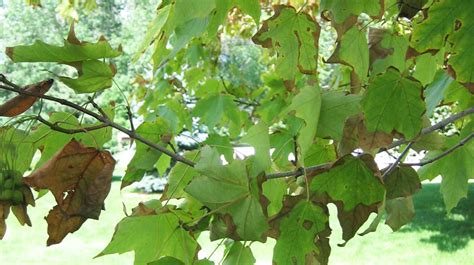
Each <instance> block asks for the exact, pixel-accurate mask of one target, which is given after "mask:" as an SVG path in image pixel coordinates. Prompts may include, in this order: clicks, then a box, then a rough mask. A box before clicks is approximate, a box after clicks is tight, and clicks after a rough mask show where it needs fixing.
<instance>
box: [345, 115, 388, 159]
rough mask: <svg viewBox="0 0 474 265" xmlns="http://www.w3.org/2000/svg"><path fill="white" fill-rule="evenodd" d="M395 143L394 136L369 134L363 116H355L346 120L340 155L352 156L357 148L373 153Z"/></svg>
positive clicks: (376, 133)
mask: <svg viewBox="0 0 474 265" xmlns="http://www.w3.org/2000/svg"><path fill="white" fill-rule="evenodd" d="M392 141H393V137H392V135H390V134H388V133H384V132H368V131H367V127H366V125H365V121H364V117H363V116H362V115H355V116H352V117H350V118H348V119H347V120H346V123H345V125H344V131H343V136H342V141H341V143H340V145H339V154H340V155H345V154H350V153H351V152H352V151H353V150H355V149H357V148H362V149H363V150H364V151H367V152H372V151H376V150H378V149H379V148H381V147H387V146H389V145H390V144H391V143H392Z"/></svg>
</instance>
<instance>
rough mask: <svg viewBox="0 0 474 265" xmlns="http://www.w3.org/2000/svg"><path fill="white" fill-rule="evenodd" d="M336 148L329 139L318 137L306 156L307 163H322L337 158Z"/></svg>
mask: <svg viewBox="0 0 474 265" xmlns="http://www.w3.org/2000/svg"><path fill="white" fill-rule="evenodd" d="M336 157H337V156H336V150H335V147H334V145H333V144H331V143H330V142H329V141H328V140H324V139H317V140H316V142H315V143H314V144H313V145H311V147H310V148H309V149H308V152H307V153H306V156H305V157H304V162H305V164H306V165H320V164H324V163H327V162H331V161H334V160H336Z"/></svg>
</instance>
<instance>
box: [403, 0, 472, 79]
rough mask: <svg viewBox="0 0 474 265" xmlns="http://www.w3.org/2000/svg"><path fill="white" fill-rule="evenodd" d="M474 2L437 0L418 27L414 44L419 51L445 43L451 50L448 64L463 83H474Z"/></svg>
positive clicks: (438, 46) (435, 47) (415, 31)
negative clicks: (472, 49)
mask: <svg viewBox="0 0 474 265" xmlns="http://www.w3.org/2000/svg"><path fill="white" fill-rule="evenodd" d="M473 12H474V5H472V3H471V2H469V1H463V0H453V1H435V2H433V4H432V5H431V6H430V8H429V9H428V13H427V15H426V19H425V20H423V21H422V22H421V23H417V24H415V26H414V30H413V34H412V39H411V41H412V46H413V47H414V48H415V49H416V50H417V51H419V52H425V51H428V50H438V49H441V48H442V47H443V46H444V45H446V46H447V51H448V52H450V56H449V59H448V64H449V66H450V67H451V69H452V70H453V73H454V76H455V77H456V80H457V81H458V82H460V83H463V84H464V83H468V84H472V83H474V76H473V75H472V72H471V69H472V67H473V65H474V63H473V58H474V57H473V56H472V53H471V51H470V47H472V44H473V43H474V40H473V39H472V36H473V34H474V22H473V20H472V19H471V16H472V13H473Z"/></svg>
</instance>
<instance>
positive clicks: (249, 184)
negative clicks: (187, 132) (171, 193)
mask: <svg viewBox="0 0 474 265" xmlns="http://www.w3.org/2000/svg"><path fill="white" fill-rule="evenodd" d="M245 163H246V161H243V160H234V161H232V162H231V163H230V164H228V165H225V166H223V165H222V163H221V160H220V155H219V153H218V152H217V151H216V150H215V149H211V148H210V147H207V146H206V147H204V148H203V149H202V152H201V158H200V160H199V162H198V163H197V164H196V166H195V169H196V170H197V171H198V172H199V173H200V175H198V176H196V177H194V178H193V179H192V180H191V183H189V185H188V186H187V187H186V188H185V191H186V192H187V193H189V194H190V195H191V196H193V197H194V198H196V199H197V200H198V201H200V202H201V203H203V204H204V205H206V206H208V207H209V208H211V209H213V210H218V211H219V212H221V213H224V214H225V213H228V214H229V215H230V216H231V217H232V220H233V222H234V224H235V225H236V226H237V234H238V235H239V236H240V237H241V238H242V240H258V241H262V240H263V238H264V237H263V233H264V232H265V231H266V230H267V229H268V224H267V220H266V216H265V214H264V211H263V208H262V206H261V204H260V196H261V187H259V184H258V183H257V179H256V178H254V177H251V176H248V175H247V167H246V164H245Z"/></svg>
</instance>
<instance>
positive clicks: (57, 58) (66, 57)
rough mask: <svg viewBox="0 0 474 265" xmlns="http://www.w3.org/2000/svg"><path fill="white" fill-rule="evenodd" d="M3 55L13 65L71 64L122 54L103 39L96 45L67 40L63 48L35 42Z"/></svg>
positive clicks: (11, 48)
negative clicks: (13, 63)
mask: <svg viewBox="0 0 474 265" xmlns="http://www.w3.org/2000/svg"><path fill="white" fill-rule="evenodd" d="M74 38H75V36H74ZM76 40H77V39H76ZM5 53H6V54H7V55H8V57H10V58H11V59H12V61H13V62H15V63H19V62H56V63H73V62H80V61H86V60H97V59H102V58H114V57H117V56H119V55H121V54H122V52H121V51H120V50H114V49H112V47H111V46H110V44H109V43H108V42H107V41H106V40H105V39H103V38H101V39H99V41H97V42H96V43H86V42H79V43H78V42H76V41H73V40H71V39H69V38H68V40H65V41H64V46H54V45H49V44H46V43H44V42H42V41H39V40H37V41H35V43H33V44H32V45H29V46H15V47H8V48H7V49H6V51H5Z"/></svg>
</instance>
